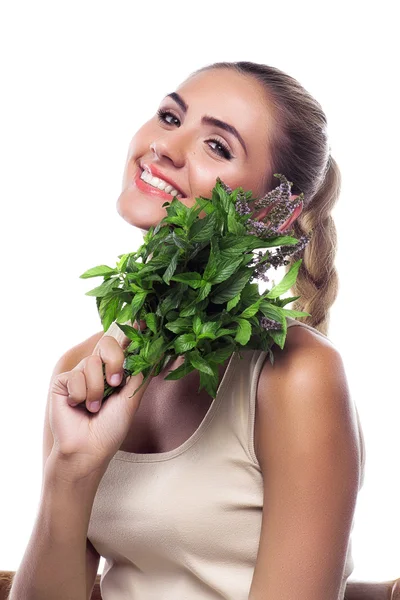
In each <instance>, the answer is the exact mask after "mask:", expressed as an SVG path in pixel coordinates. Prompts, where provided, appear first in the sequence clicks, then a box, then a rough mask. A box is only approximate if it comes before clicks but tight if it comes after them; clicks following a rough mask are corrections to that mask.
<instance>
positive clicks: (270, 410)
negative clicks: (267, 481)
mask: <svg viewBox="0 0 400 600" xmlns="http://www.w3.org/2000/svg"><path fill="white" fill-rule="evenodd" d="M275 348H276V347H275ZM312 427H314V431H315V434H316V435H317V431H318V432H319V434H320V436H321V437H325V438H326V437H329V436H334V435H335V432H336V430H337V428H340V429H341V432H342V435H344V436H346V435H348V437H347V442H349V440H350V438H352V439H351V440H350V441H354V440H355V438H356V428H357V425H356V415H355V410H354V406H353V404H352V402H351V398H350V393H349V389H348V383H347V378H346V373H345V368H344V364H343V360H342V357H341V355H340V353H339V351H338V350H337V349H336V348H335V346H334V345H333V344H332V343H331V342H330V341H329V339H327V338H325V337H322V336H320V335H318V333H314V332H313V331H312V330H310V329H308V328H306V327H302V326H301V325H300V326H292V327H290V328H289V329H288V332H287V337H286V342H285V346H284V348H283V350H280V349H279V348H278V349H277V350H276V349H275V350H274V364H273V365H271V363H270V361H269V360H268V359H267V360H265V362H264V364H263V368H262V369H261V373H260V377H259V381H258V386H257V398H256V431H255V451H256V455H257V458H258V459H259V462H260V465H261V462H262V461H263V460H265V457H266V453H267V452H268V451H269V450H271V451H272V447H270V448H269V449H268V448H267V447H266V444H265V441H266V439H267V438H269V439H270V440H272V439H273V438H276V435H277V434H278V431H280V433H281V439H282V436H284V435H285V432H286V434H288V432H289V431H290V432H291V435H293V434H294V433H295V432H296V430H297V431H298V432H299V431H300V429H301V428H303V430H304V431H307V430H308V431H311V429H310V428H312ZM263 442H264V443H263Z"/></svg>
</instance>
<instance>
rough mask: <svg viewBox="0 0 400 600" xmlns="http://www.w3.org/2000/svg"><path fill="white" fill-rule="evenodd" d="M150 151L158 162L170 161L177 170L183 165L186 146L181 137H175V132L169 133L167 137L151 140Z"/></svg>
mask: <svg viewBox="0 0 400 600" xmlns="http://www.w3.org/2000/svg"><path fill="white" fill-rule="evenodd" d="M150 150H151V151H152V152H153V153H154V155H155V156H156V158H157V159H158V160H159V161H160V162H162V161H163V160H165V161H170V162H172V163H173V165H174V167H176V168H177V169H179V168H181V167H183V166H184V165H185V162H186V152H187V148H186V144H185V142H184V140H183V139H182V137H181V136H178V135H176V132H172V131H170V132H168V134H167V135H164V136H162V137H159V138H157V139H156V140H153V141H152V142H151V144H150Z"/></svg>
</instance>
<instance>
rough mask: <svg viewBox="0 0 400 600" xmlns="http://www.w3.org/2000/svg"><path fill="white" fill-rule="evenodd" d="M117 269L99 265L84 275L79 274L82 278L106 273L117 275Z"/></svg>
mask: <svg viewBox="0 0 400 600" xmlns="http://www.w3.org/2000/svg"><path fill="white" fill-rule="evenodd" d="M116 274H117V270H116V269H112V268H111V267H107V265H99V266H98V267H93V268H92V269H88V270H87V271H85V272H84V273H82V275H79V277H80V278H81V279H88V278H89V277H99V276H106V275H116Z"/></svg>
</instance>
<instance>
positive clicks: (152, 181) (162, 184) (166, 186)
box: [140, 171, 182, 198]
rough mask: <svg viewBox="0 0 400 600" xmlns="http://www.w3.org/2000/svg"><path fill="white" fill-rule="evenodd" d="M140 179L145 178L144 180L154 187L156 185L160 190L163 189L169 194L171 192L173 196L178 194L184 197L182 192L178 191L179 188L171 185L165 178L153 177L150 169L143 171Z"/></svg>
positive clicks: (179, 196) (178, 196)
mask: <svg viewBox="0 0 400 600" xmlns="http://www.w3.org/2000/svg"><path fill="white" fill-rule="evenodd" d="M140 179H143V181H145V182H146V183H148V184H149V185H151V186H152V187H155V188H157V189H159V190H163V191H164V192H166V193H167V194H171V196H176V197H177V198H182V194H180V193H179V192H178V190H176V189H175V188H173V187H172V185H170V184H169V183H167V182H166V181H164V180H163V179H160V178H159V177H153V175H152V174H151V173H149V172H148V171H143V172H142V174H141V176H140Z"/></svg>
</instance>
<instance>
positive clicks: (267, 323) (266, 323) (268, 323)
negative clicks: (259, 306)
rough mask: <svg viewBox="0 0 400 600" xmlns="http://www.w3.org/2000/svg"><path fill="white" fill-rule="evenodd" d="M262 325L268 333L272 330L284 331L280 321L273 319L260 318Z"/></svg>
mask: <svg viewBox="0 0 400 600" xmlns="http://www.w3.org/2000/svg"><path fill="white" fill-rule="evenodd" d="M260 325H261V327H262V328H263V329H265V330H266V331H268V330H270V329H273V330H278V329H282V325H281V324H280V323H278V321H274V320H273V319H268V318H267V317H261V318H260Z"/></svg>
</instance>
